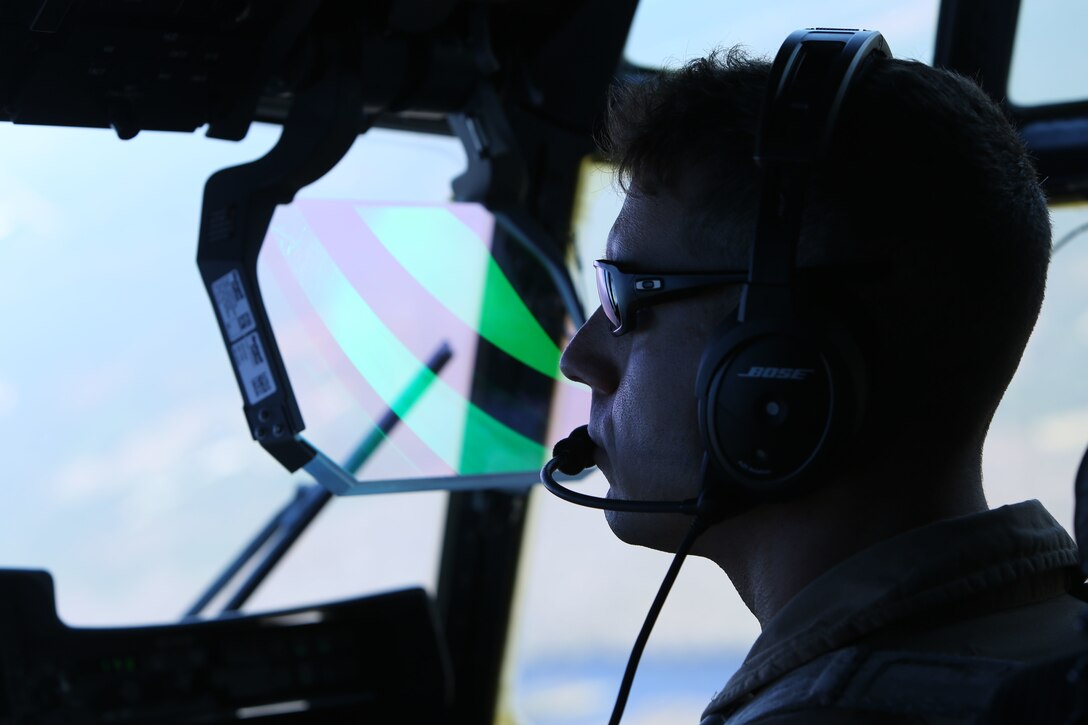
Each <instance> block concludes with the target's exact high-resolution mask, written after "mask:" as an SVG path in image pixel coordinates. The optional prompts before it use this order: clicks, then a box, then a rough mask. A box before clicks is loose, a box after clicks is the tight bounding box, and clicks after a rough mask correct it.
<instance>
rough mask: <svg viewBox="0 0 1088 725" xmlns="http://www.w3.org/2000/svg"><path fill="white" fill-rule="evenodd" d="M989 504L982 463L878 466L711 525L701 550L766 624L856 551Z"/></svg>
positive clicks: (698, 550) (760, 621)
mask: <svg viewBox="0 0 1088 725" xmlns="http://www.w3.org/2000/svg"><path fill="white" fill-rule="evenodd" d="M920 481H924V482H925V485H924V486H922V485H920V484H919V482H920ZM986 508H987V506H986V501H985V498H984V497H983V495H982V485H981V473H980V471H979V466H978V465H977V464H976V465H974V466H973V470H971V467H969V468H968V469H967V470H964V469H963V468H962V467H960V468H958V469H957V472H956V473H955V474H954V475H948V476H934V475H933V473H932V472H930V473H928V474H916V475H914V476H908V475H904V474H903V473H902V472H900V473H897V474H891V473H884V474H883V475H880V474H877V473H875V472H872V471H870V472H869V473H868V474H867V475H861V474H859V475H856V476H853V477H851V478H845V477H844V478H840V479H838V480H836V481H834V482H833V483H831V484H829V485H827V486H825V487H822V488H821V489H820V490H818V491H816V492H814V493H811V494H808V495H806V496H804V497H802V498H799V499H797V500H793V501H786V502H782V503H773V504H762V505H760V506H756V507H755V508H753V509H752V510H751V511H748V512H746V513H745V514H742V515H741V516H738V517H737V518H735V519H731V520H728V521H725V522H723V523H722V524H719V525H717V526H714V527H713V528H711V529H710V530H709V531H707V532H706V534H704V536H703V538H702V540H701V541H700V542H699V544H698V545H697V546H696V550H695V553H696V554H698V555H701V556H705V557H707V558H709V559H711V560H712V561H714V562H715V563H717V564H718V566H720V567H721V568H722V569H723V570H724V571H725V573H726V574H727V575H728V576H729V578H730V579H731V580H732V582H733V585H734V586H735V587H736V588H737V591H738V592H739V593H740V595H741V598H742V599H743V600H744V602H745V604H746V605H747V606H748V608H749V609H751V610H752V613H753V614H755V616H756V618H757V619H758V620H759V623H760V626H761V627H763V626H766V624H767V622H769V621H770V620H771V619H772V618H773V617H774V616H775V615H776V614H777V613H778V611H779V610H780V609H781V608H782V607H783V606H785V604H786V603H787V602H788V601H789V600H790V599H792V598H793V596H794V595H795V594H797V592H799V591H800V590H801V589H803V588H804V587H805V586H806V585H808V583H809V582H811V581H812V580H813V579H815V578H816V577H818V576H820V575H821V574H823V573H824V572H826V571H827V570H828V569H830V568H831V567H833V566H835V565H836V564H838V563H839V562H841V561H843V560H845V559H847V558H848V557H850V556H851V555H852V554H854V553H857V552H859V551H861V550H862V549H865V548H867V547H869V546H872V545H873V544H876V543H878V542H880V541H882V540H884V539H887V538H890V537H892V536H895V535H896V534H898V533H901V532H903V531H907V530H909V529H913V528H917V527H919V526H924V525H926V524H929V523H932V522H934V521H939V520H941V519H946V518H952V517H955V516H963V515H966V514H969V513H974V512H977V511H984V510H986Z"/></svg>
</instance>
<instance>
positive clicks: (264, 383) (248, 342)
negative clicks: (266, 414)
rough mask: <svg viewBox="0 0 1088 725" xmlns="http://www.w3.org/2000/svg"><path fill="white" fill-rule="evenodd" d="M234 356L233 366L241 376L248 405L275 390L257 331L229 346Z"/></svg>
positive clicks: (273, 380)
mask: <svg viewBox="0 0 1088 725" xmlns="http://www.w3.org/2000/svg"><path fill="white" fill-rule="evenodd" d="M230 353H231V355H232V356H233V357H234V366H235V368H237V370H238V375H239V376H240V377H241V378H242V387H243V388H245V391H246V399H247V400H248V401H249V404H250V405H256V404H257V403H259V402H261V401H262V400H264V399H265V398H267V397H268V396H269V395H272V394H273V393H275V392H276V381H275V379H273V377H272V368H270V367H269V366H268V359H267V358H266V357H265V355H264V346H263V345H261V338H260V337H258V336H257V333H256V332H254V333H251V334H250V335H247V336H246V337H243V338H242V339H241V340H239V341H238V342H236V343H234V344H233V345H231V347H230Z"/></svg>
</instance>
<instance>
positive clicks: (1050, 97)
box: [1009, 0, 1088, 106]
mask: <svg viewBox="0 0 1088 725" xmlns="http://www.w3.org/2000/svg"><path fill="white" fill-rule="evenodd" d="M1086 24H1088V5H1085V4H1084V3H1082V2H1078V1H1077V0H1021V2H1020V15H1019V17H1018V18H1017V22H1016V39H1015V40H1014V41H1013V48H1012V65H1011V67H1010V68H1009V100H1010V101H1011V102H1012V103H1014V104H1015V105H1018V106H1040V105H1048V104H1051V103H1067V102H1070V101H1083V100H1085V99H1088V76H1086V75H1085V74H1084V73H1083V69H1084V68H1085V67H1088V47H1086V46H1085V43H1084V32H1083V30H1084V27H1085V25H1086Z"/></svg>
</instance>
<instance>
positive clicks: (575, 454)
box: [540, 425, 702, 516]
mask: <svg viewBox="0 0 1088 725" xmlns="http://www.w3.org/2000/svg"><path fill="white" fill-rule="evenodd" d="M595 448H596V446H595V445H594V444H593V441H592V440H591V439H590V437H589V426H585V425H583V426H579V427H577V428H575V429H574V430H573V431H572V432H571V434H570V435H569V436H567V437H566V438H564V439H563V440H561V441H559V442H558V443H556V444H555V447H554V448H553V449H552V455H553V456H554V457H553V458H552V459H551V460H550V461H548V462H547V463H545V464H544V467H543V468H541V469H540V482H541V483H543V484H544V487H545V488H547V489H548V490H549V491H551V492H552V493H553V494H555V495H556V496H558V497H559V498H561V499H563V500H564V501H569V502H570V503H573V504H578V505H579V506H588V507H590V508H595V509H605V510H608V511H632V512H635V513H661V514H687V515H688V516H695V515H697V514H698V513H699V512H700V511H699V503H700V500H701V499H702V496H700V497H699V498H698V499H694V498H689V499H687V500H685V501H627V500H623V499H614V498H602V497H600V496H588V495H586V494H584V493H577V492H576V491H571V490H570V489H569V488H566V487H564V486H561V485H559V484H558V483H557V482H556V480H555V472H556V470H559V471H562V472H563V473H565V474H567V475H568V476H573V475H576V474H578V473H581V472H582V471H583V470H584V469H586V468H590V467H591V466H593V451H594V449H595Z"/></svg>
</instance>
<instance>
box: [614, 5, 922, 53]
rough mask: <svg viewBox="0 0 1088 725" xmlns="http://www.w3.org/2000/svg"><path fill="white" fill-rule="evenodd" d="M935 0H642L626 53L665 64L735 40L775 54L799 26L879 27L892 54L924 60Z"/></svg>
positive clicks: (753, 49) (753, 48) (875, 28)
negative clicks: (767, 0)
mask: <svg viewBox="0 0 1088 725" xmlns="http://www.w3.org/2000/svg"><path fill="white" fill-rule="evenodd" d="M939 5H940V3H939V0H891V1H890V2H880V3H873V2H869V1H868V0H833V1H832V2H820V3H813V2H808V0H782V1H780V2H773V3H751V2H747V3H742V2H720V0H683V1H682V2H677V1H676V0H642V2H640V3H639V4H638V10H637V11H636V12H635V18H634V21H633V23H632V25H631V31H630V33H629V34H628V36H627V46H626V48H625V49H624V56H625V57H626V59H627V60H628V62H630V63H633V64H634V65H637V66H642V67H645V68H667V67H675V66H677V65H679V64H680V63H682V62H683V61H684V60H686V59H688V58H693V57H698V56H701V55H704V54H706V53H707V52H708V51H709V50H711V49H712V48H717V47H724V48H728V47H731V46H733V45H736V44H738V43H739V44H741V45H743V46H744V47H745V49H747V50H748V51H749V52H750V53H752V54H753V55H757V56H760V55H766V56H771V57H773V56H774V54H775V52H776V51H777V50H778V48H779V46H781V45H782V39H783V38H785V37H786V36H787V35H789V34H790V33H791V32H793V31H794V30H796V29H798V28H805V27H824V28H828V27H831V28H834V27H838V28H871V29H874V30H879V31H880V32H881V33H882V34H883V35H884V37H885V38H887V40H888V44H889V45H890V46H891V49H892V52H893V53H894V54H895V56H896V57H897V58H913V59H915V60H921V61H924V62H926V63H929V62H932V60H933V48H934V43H935V41H936V35H937V13H938V10H939Z"/></svg>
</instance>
